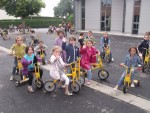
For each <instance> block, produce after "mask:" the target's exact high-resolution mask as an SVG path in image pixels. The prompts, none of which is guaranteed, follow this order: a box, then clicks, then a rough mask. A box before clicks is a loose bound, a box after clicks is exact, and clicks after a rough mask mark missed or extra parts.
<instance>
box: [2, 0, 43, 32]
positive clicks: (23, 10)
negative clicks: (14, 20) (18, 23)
mask: <svg viewBox="0 0 150 113" xmlns="http://www.w3.org/2000/svg"><path fill="white" fill-rule="evenodd" d="M44 7H45V3H44V2H43V0H0V8H2V9H4V10H5V11H6V12H7V14H8V15H11V16H15V17H21V19H22V25H23V32H24V33H25V23H24V18H26V17H28V16H30V15H35V14H38V13H39V12H40V10H41V8H44Z"/></svg>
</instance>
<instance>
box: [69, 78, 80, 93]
mask: <svg viewBox="0 0 150 113" xmlns="http://www.w3.org/2000/svg"><path fill="white" fill-rule="evenodd" d="M69 86H70V90H71V91H72V92H74V93H79V91H80V89H81V86H80V83H79V82H77V81H74V82H73V81H72V82H70V85H69Z"/></svg>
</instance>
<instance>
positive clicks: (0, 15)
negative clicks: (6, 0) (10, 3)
mask: <svg viewBox="0 0 150 113" xmlns="http://www.w3.org/2000/svg"><path fill="white" fill-rule="evenodd" d="M3 19H17V18H15V17H13V16H8V15H7V13H6V12H5V11H4V10H0V20H3Z"/></svg>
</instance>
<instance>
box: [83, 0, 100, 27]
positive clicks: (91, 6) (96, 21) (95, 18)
mask: <svg viewBox="0 0 150 113" xmlns="http://www.w3.org/2000/svg"><path fill="white" fill-rule="evenodd" d="M100 3H101V0H85V30H100V9H101V5H100Z"/></svg>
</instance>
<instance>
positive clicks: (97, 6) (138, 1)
mask: <svg viewBox="0 0 150 113" xmlns="http://www.w3.org/2000/svg"><path fill="white" fill-rule="evenodd" d="M74 2H75V29H76V30H77V31H78V30H96V31H110V32H119V33H127V34H139V35H143V34H144V33H145V32H147V31H150V0H75V1H74Z"/></svg>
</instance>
